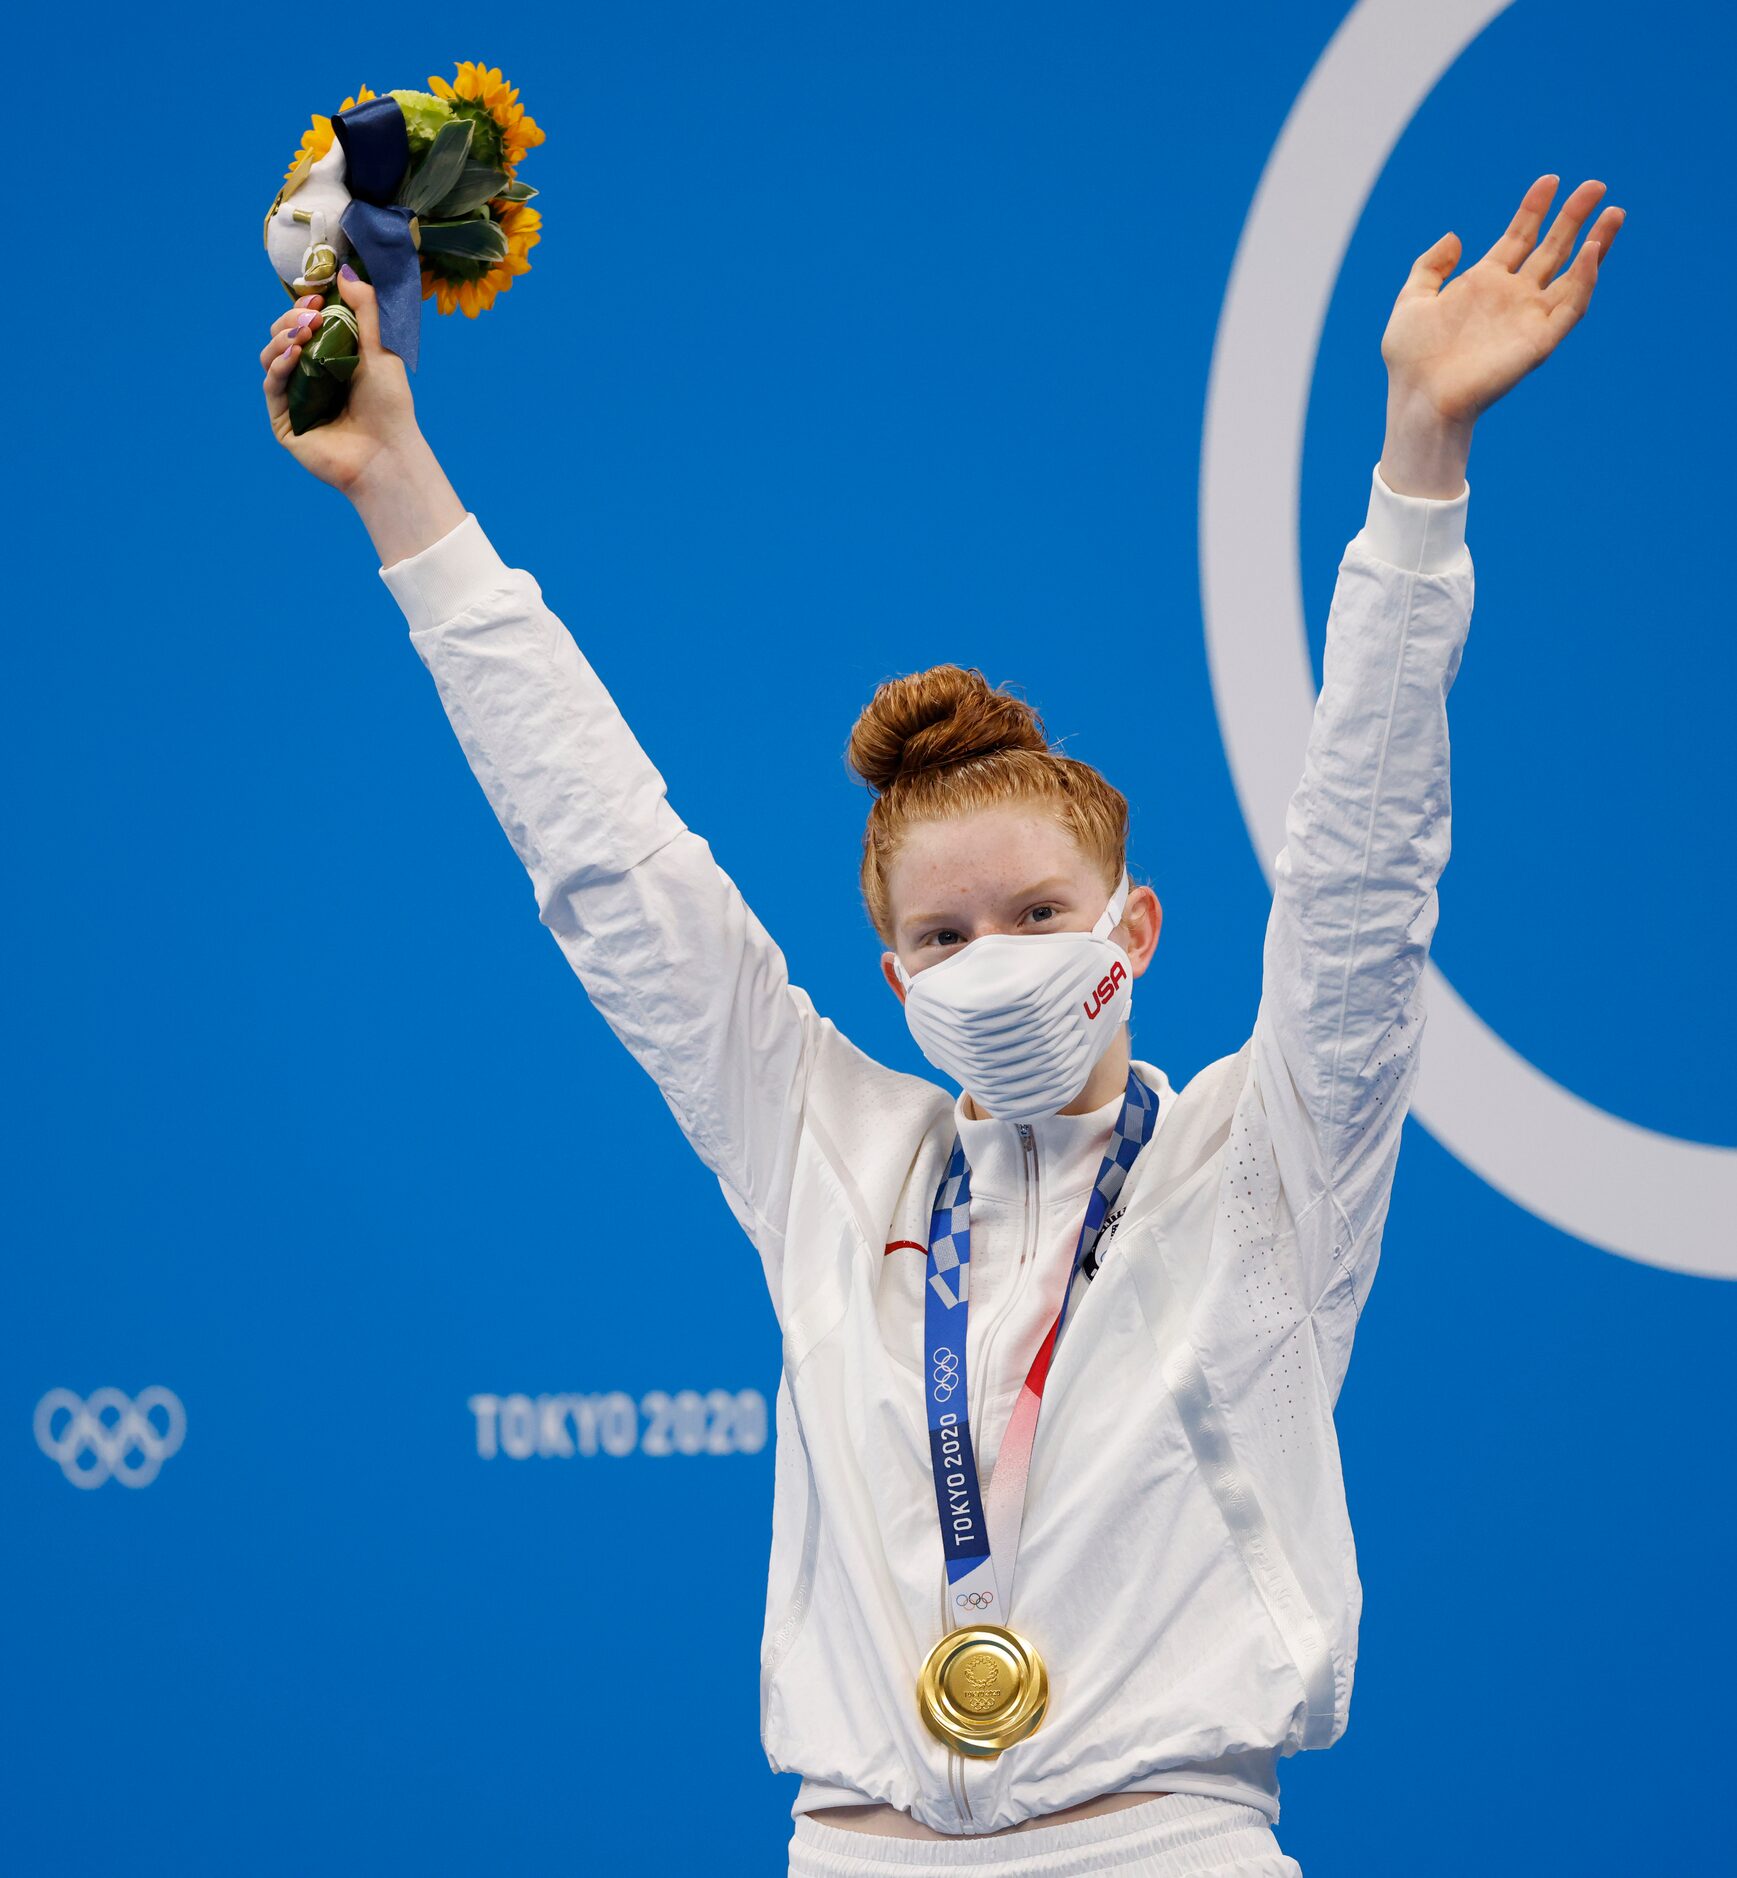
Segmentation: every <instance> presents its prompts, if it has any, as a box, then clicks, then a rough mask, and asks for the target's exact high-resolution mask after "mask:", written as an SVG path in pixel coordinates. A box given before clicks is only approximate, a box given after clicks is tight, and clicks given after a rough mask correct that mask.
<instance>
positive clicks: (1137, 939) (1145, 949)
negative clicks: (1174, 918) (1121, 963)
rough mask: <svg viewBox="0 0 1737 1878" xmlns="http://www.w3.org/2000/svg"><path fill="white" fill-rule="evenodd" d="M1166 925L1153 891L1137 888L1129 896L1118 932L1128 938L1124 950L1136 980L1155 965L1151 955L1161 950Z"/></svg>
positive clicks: (1160, 904) (1124, 943)
mask: <svg viewBox="0 0 1737 1878" xmlns="http://www.w3.org/2000/svg"><path fill="white" fill-rule="evenodd" d="M1163 924H1164V907H1163V903H1162V902H1161V901H1160V900H1159V898H1158V896H1157V894H1155V893H1154V892H1153V891H1152V889H1151V888H1150V887H1136V888H1134V889H1133V891H1132V892H1131V893H1130V894H1129V895H1128V904H1127V905H1126V906H1125V907H1123V909H1122V924H1121V927H1120V929H1119V930H1121V931H1123V932H1125V933H1126V934H1127V935H1128V936H1127V938H1126V939H1124V940H1123V941H1122V950H1123V951H1124V952H1126V953H1127V955H1128V963H1129V964H1130V965H1132V966H1133V968H1134V976H1135V977H1136V978H1138V977H1139V976H1140V974H1141V973H1142V972H1143V971H1144V970H1145V969H1146V967H1147V966H1148V965H1150V964H1151V963H1152V954H1153V953H1154V952H1156V951H1157V949H1158V933H1159V929H1160V928H1161V927H1162V926H1163Z"/></svg>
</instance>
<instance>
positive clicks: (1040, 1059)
mask: <svg viewBox="0 0 1737 1878" xmlns="http://www.w3.org/2000/svg"><path fill="white" fill-rule="evenodd" d="M1127 902H1128V876H1127V874H1126V873H1124V874H1123V875H1122V879H1121V884H1120V885H1119V886H1118V887H1117V888H1116V891H1115V892H1114V893H1113V894H1112V895H1111V896H1110V904H1109V905H1108V906H1107V907H1105V908H1104V912H1103V917H1102V918H1101V919H1100V920H1099V921H1098V923H1097V924H1096V925H1095V926H1094V927H1093V928H1092V930H1091V931H1090V932H1036V933H1000V932H996V933H985V934H984V935H983V937H982V938H981V939H973V940H972V941H971V942H970V944H969V945H964V946H961V947H960V948H959V950H958V951H957V952H955V953H954V954H953V955H952V956H951V957H950V958H945V959H943V960H942V961H941V963H940V964H939V965H931V966H928V967H927V968H926V969H925V970H923V971H920V972H918V973H917V974H916V975H915V976H914V977H913V976H912V975H911V974H909V973H907V972H906V970H905V968H904V965H903V963H902V962H901V961H900V959H899V957H898V955H897V954H896V953H895V954H894V956H893V970H894V971H895V972H896V973H897V974H898V979H899V983H900V984H902V985H903V986H904V987H905V1021H906V1023H908V1024H909V1025H910V1027H911V1035H912V1036H913V1037H915V1038H916V1040H917V1048H918V1049H919V1050H921V1051H922V1053H923V1054H924V1056H926V1057H927V1058H928V1059H929V1061H930V1062H931V1063H933V1064H934V1066H935V1067H936V1068H937V1069H938V1070H941V1071H942V1072H943V1073H944V1074H946V1075H948V1076H951V1077H952V1078H953V1079H954V1081H955V1082H958V1083H959V1084H961V1085H962V1086H963V1087H964V1088H965V1089H966V1090H968V1091H969V1092H970V1094H971V1097H972V1099H973V1100H974V1101H975V1102H976V1103H977V1105H978V1106H979V1107H980V1108H981V1109H983V1111H984V1112H985V1113H986V1114H989V1115H993V1116H994V1117H996V1119H997V1120H1000V1121H1009V1122H1027V1121H1033V1120H1035V1119H1036V1118H1037V1117H1038V1116H1040V1115H1055V1114H1058V1113H1060V1111H1061V1110H1062V1109H1064V1108H1066V1107H1067V1105H1068V1104H1069V1103H1070V1102H1071V1101H1073V1099H1074V1098H1075V1097H1076V1096H1077V1095H1078V1094H1079V1093H1080V1091H1081V1090H1082V1089H1083V1088H1085V1086H1086V1083H1087V1082H1088V1080H1089V1079H1090V1077H1091V1073H1092V1071H1093V1069H1095V1068H1096V1067H1097V1062H1098V1059H1099V1057H1101V1056H1102V1055H1103V1054H1104V1052H1105V1051H1106V1050H1107V1049H1108V1048H1109V1047H1110V1045H1111V1043H1112V1042H1113V1041H1114V1040H1115V1036H1116V1032H1117V1031H1118V1030H1119V1029H1120V1028H1121V1026H1122V1024H1123V1022H1124V1021H1125V1020H1126V1018H1127V1015H1128V1009H1129V1006H1130V1005H1131V1004H1132V1003H1133V1001H1134V970H1133V961H1132V960H1131V959H1130V958H1129V957H1128V955H1127V953H1126V952H1124V951H1123V950H1122V948H1121V947H1120V946H1119V945H1117V944H1116V943H1115V941H1114V940H1112V939H1111V938H1110V936H1109V935H1110V933H1111V932H1112V931H1113V930H1114V929H1115V926H1116V923H1117V921H1118V920H1120V919H1121V917H1122V908H1123V907H1124V906H1126V905H1127Z"/></svg>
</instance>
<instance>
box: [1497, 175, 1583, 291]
mask: <svg viewBox="0 0 1737 1878" xmlns="http://www.w3.org/2000/svg"><path fill="white" fill-rule="evenodd" d="M1604 189H1605V186H1604V184H1603V183H1596V182H1584V183H1582V184H1581V185H1580V187H1579V188H1578V189H1576V190H1575V192H1574V193H1573V195H1571V196H1570V197H1569V198H1568V200H1567V201H1566V202H1564V203H1563V205H1562V207H1561V208H1560V209H1558V210H1557V211H1556V219H1555V221H1553V222H1552V223H1551V224H1550V232H1549V234H1547V235H1546V236H1545V237H1544V239H1543V240H1542V241H1541V242H1539V244H1538V246H1537V247H1536V248H1535V249H1534V250H1533V251H1532V253H1531V255H1530V256H1529V257H1528V258H1527V259H1526V260H1525V261H1524V262H1523V263H1522V264H1521V265H1520V267H1518V268H1517V269H1516V270H1515V272H1517V273H1521V274H1527V275H1529V276H1531V278H1532V279H1534V280H1536V281H1537V282H1538V284H1539V285H1540V286H1542V285H1543V284H1544V283H1545V282H1546V281H1548V280H1549V279H1550V278H1551V277H1552V276H1553V275H1554V274H1555V272H1556V270H1557V269H1558V268H1559V267H1560V266H1561V265H1562V263H1563V262H1564V261H1566V260H1567V259H1568V255H1569V252H1570V250H1571V249H1572V248H1573V246H1574V238H1575V236H1576V235H1578V234H1579V233H1580V224H1581V223H1582V222H1584V221H1585V220H1586V218H1587V216H1589V215H1590V214H1591V213H1592V211H1593V209H1594V208H1595V207H1596V206H1597V205H1598V200H1599V198H1600V197H1601V196H1602V195H1603V194H1604Z"/></svg>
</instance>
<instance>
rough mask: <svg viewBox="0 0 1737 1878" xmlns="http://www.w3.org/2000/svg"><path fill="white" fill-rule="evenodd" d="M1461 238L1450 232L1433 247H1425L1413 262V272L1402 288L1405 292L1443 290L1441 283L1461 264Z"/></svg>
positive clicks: (1435, 291)
mask: <svg viewBox="0 0 1737 1878" xmlns="http://www.w3.org/2000/svg"><path fill="white" fill-rule="evenodd" d="M1459 258H1460V238H1459V236H1458V235H1456V234H1453V233H1451V232H1450V233H1448V234H1445V235H1443V236H1442V238H1441V239H1440V241H1438V242H1436V244H1435V245H1434V246H1433V247H1430V248H1425V249H1424V251H1423V253H1422V254H1420V255H1419V256H1418V257H1417V259H1416V260H1415V261H1413V262H1412V264H1411V272H1410V273H1409V274H1408V275H1406V277H1405V285H1404V286H1403V287H1402V288H1401V289H1400V293H1401V294H1402V295H1404V294H1414V295H1415V294H1431V295H1433V294H1436V293H1439V292H1440V291H1441V284H1442V282H1443V281H1444V280H1446V279H1447V277H1448V275H1450V274H1451V273H1452V272H1453V271H1454V269H1455V267H1457V266H1458V265H1459Z"/></svg>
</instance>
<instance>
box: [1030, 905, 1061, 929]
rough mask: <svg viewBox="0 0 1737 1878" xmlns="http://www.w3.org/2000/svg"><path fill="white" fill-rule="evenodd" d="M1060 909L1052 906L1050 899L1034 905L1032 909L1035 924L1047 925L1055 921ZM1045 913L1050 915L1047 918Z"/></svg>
mask: <svg viewBox="0 0 1737 1878" xmlns="http://www.w3.org/2000/svg"><path fill="white" fill-rule="evenodd" d="M1058 911H1059V909H1058V908H1057V907H1054V906H1052V905H1051V904H1050V903H1049V901H1047V900H1046V901H1044V903H1043V904H1042V905H1041V906H1034V907H1033V908H1032V909H1031V918H1032V920H1033V922H1034V923H1035V924H1037V925H1039V926H1047V925H1049V924H1051V922H1053V921H1054V919H1055V917H1056V914H1057V912H1058ZM1045 915H1047V916H1048V917H1047V918H1046V917H1045Z"/></svg>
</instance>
